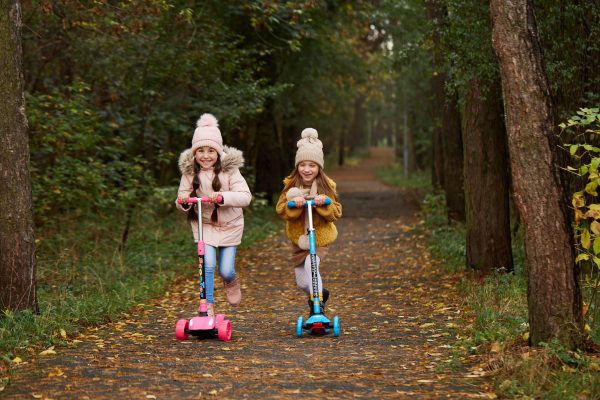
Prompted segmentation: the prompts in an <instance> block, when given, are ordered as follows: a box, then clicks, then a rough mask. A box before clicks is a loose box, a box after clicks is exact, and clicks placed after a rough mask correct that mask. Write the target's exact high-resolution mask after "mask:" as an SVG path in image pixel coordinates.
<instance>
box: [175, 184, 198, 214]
mask: <svg viewBox="0 0 600 400" xmlns="http://www.w3.org/2000/svg"><path fill="white" fill-rule="evenodd" d="M193 179H194V177H193V176H191V175H182V176H181V181H180V182H179V190H177V198H178V199H187V198H188V197H190V193H191V192H192V189H193V186H192V181H193ZM175 206H176V207H177V209H178V210H180V211H184V212H187V211H189V210H190V206H189V205H186V204H179V203H177V200H175Z"/></svg>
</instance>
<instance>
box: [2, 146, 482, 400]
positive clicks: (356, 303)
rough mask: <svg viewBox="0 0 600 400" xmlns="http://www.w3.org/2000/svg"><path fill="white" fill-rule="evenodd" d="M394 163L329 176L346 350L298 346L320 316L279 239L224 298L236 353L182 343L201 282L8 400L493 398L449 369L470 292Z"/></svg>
mask: <svg viewBox="0 0 600 400" xmlns="http://www.w3.org/2000/svg"><path fill="white" fill-rule="evenodd" d="M392 160H393V154H392V152H391V150H389V149H379V148H377V149H372V151H371V155H370V157H368V158H366V159H365V160H363V161H362V162H361V163H360V165H359V166H356V167H348V168H343V169H338V170H334V171H332V172H331V173H330V176H331V177H332V178H333V179H334V180H336V182H337V183H338V188H339V191H340V195H341V201H342V204H343V207H344V217H343V218H342V219H341V220H340V221H339V222H338V223H337V226H338V230H339V232H340V235H339V238H338V240H337V241H336V242H335V243H334V244H333V245H332V246H331V249H330V252H329V254H328V256H327V258H326V259H325V260H324V261H323V263H322V270H321V271H322V274H323V279H324V282H325V285H326V287H328V288H329V289H330V290H331V293H332V295H331V299H330V301H329V302H328V309H327V314H328V316H329V317H330V318H331V317H333V316H334V315H339V317H340V321H341V326H342V334H341V335H340V337H339V338H334V337H332V336H331V335H329V336H324V337H313V336H306V334H305V335H304V336H303V337H302V338H297V337H296V336H295V334H294V331H295V329H294V328H295V322H296V319H297V317H298V316H299V315H303V316H304V317H305V318H306V316H307V311H308V307H307V305H306V297H305V295H303V294H301V293H300V292H299V291H298V290H297V289H296V287H295V280H294V273H293V271H292V268H291V267H290V266H289V261H288V258H289V253H290V249H291V247H290V246H289V244H288V241H287V240H286V238H285V235H284V234H283V233H281V232H280V233H278V234H277V235H273V236H272V237H270V238H268V239H267V240H265V241H263V242H261V243H259V244H257V245H256V246H254V247H253V248H252V249H246V250H240V251H239V253H238V257H237V266H236V269H237V270H238V273H239V274H240V276H241V279H242V282H243V295H244V298H243V300H242V304H241V305H240V306H239V307H237V308H231V307H229V305H226V303H225V302H224V299H223V294H222V291H221V290H220V289H219V290H217V293H216V296H217V297H216V301H217V310H218V311H220V312H224V313H225V314H226V316H227V317H228V319H230V320H231V321H232V323H233V339H232V341H230V342H219V341H218V340H216V339H215V340H196V339H194V340H187V341H178V340H176V339H175V337H174V326H175V322H176V321H177V320H178V319H179V318H186V317H190V316H192V315H193V314H194V313H195V311H196V308H197V304H196V298H197V292H196V279H189V280H181V281H180V282H177V283H176V284H174V285H173V286H172V287H171V290H170V291H169V293H167V294H166V295H165V296H164V297H163V298H161V299H156V300H154V301H149V302H147V303H146V304H141V305H138V306H137V307H136V308H135V309H132V310H131V311H130V312H129V313H128V314H126V315H124V316H123V319H122V320H120V321H116V322H113V323H110V324H107V325H104V326H101V327H98V328H93V329H91V330H89V331H86V332H85V333H84V334H83V335H81V336H80V337H77V338H76V340H72V341H71V345H70V346H69V347H68V348H58V349H56V351H57V355H56V356H50V357H37V358H36V359H34V360H31V361H30V362H28V363H22V364H21V365H19V366H18V367H17V368H16V370H15V371H14V375H13V377H12V382H11V385H10V386H9V387H7V388H6V389H5V391H4V392H3V393H0V397H4V396H7V398H11V399H31V398H50V399H114V398H117V397H120V398H124V399H175V398H177V399H197V398H217V399H240V398H252V399H255V398H269V399H288V398H305V397H313V398H315V397H317V398H326V399H347V398H362V399H388V398H389V399H404V398H406V399H442V398H444V399H446V398H452V399H467V398H490V397H488V396H491V397H493V395H488V394H486V393H485V392H486V391H487V389H486V387H485V385H484V382H482V381H480V380H478V379H474V378H470V377H468V376H469V372H468V371H466V369H464V367H463V368H459V369H458V370H453V369H451V368H449V366H450V365H451V364H452V353H451V349H450V345H451V344H452V343H453V341H454V340H455V339H454V338H455V336H456V332H455V328H456V327H457V326H459V325H460V324H462V323H465V322H464V320H463V319H462V317H461V311H460V307H461V306H460V304H461V301H460V298H459V297H460V296H459V294H458V293H457V292H456V291H455V285H456V279H458V278H457V277H456V276H451V275H449V274H447V273H444V272H443V271H442V269H441V267H440V266H439V265H438V264H436V263H435V262H434V261H433V260H431V258H430V256H429V254H428V252H427V250H426V248H425V245H424V243H423V242H424V240H423V236H422V235H421V234H420V233H419V230H418V229H415V228H416V226H417V224H418V219H417V217H416V211H417V210H418V202H417V201H416V200H415V198H414V197H413V196H410V193H409V192H404V191H401V190H398V189H395V188H392V187H388V186H386V185H384V184H382V183H380V182H379V181H377V179H376V178H375V172H374V171H375V170H376V169H377V168H379V167H381V166H383V165H386V164H387V163H390V162H391V161H392ZM282 225H283V224H282ZM192 250H193V249H192ZM190 258H191V259H192V257H190ZM192 268H193V267H192ZM215 286H217V287H218V288H220V282H218V283H217V284H216V285H215ZM32 396H33V397H32Z"/></svg>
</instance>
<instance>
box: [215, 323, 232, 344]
mask: <svg viewBox="0 0 600 400" xmlns="http://www.w3.org/2000/svg"><path fill="white" fill-rule="evenodd" d="M217 335H218V337H219V340H222V341H224V342H227V341H229V340H231V321H229V320H225V321H222V322H221V323H220V324H219V325H218V326H217Z"/></svg>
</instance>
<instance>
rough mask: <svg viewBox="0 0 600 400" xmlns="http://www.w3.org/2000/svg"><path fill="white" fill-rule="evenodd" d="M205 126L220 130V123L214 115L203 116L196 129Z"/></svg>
mask: <svg viewBox="0 0 600 400" xmlns="http://www.w3.org/2000/svg"><path fill="white" fill-rule="evenodd" d="M204 126H213V127H217V128H218V127H219V121H217V118H215V116H214V115H212V114H202V115H201V116H200V118H199V119H198V122H196V127H198V128H201V127H204Z"/></svg>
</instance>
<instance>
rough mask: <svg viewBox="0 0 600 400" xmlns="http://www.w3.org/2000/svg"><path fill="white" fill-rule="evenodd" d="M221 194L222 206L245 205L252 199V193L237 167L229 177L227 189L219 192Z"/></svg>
mask: <svg viewBox="0 0 600 400" xmlns="http://www.w3.org/2000/svg"><path fill="white" fill-rule="evenodd" d="M219 193H221V195H222V196H223V203H222V205H223V206H228V207H247V206H249V205H250V201H251V200H252V193H250V188H249V187H248V184H247V183H246V180H245V179H244V177H243V176H242V173H241V172H240V170H239V169H236V170H235V172H233V173H232V174H231V175H230V177H229V191H227V192H219Z"/></svg>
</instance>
